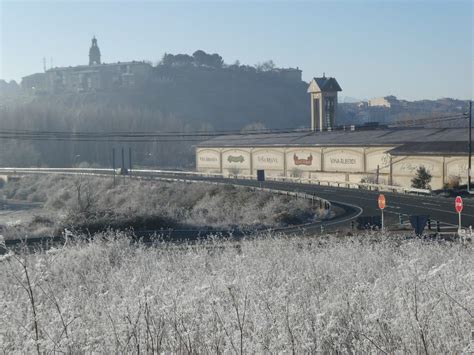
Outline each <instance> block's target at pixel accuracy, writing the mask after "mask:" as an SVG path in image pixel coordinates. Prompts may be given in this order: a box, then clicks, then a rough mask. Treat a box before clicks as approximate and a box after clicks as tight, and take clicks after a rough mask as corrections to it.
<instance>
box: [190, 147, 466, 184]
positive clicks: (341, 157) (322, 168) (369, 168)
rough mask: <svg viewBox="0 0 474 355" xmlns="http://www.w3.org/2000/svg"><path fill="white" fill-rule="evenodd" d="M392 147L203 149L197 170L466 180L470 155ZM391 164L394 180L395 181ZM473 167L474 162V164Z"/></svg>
mask: <svg viewBox="0 0 474 355" xmlns="http://www.w3.org/2000/svg"><path fill="white" fill-rule="evenodd" d="M392 148H393V147H366V148H363V147H337V148H336V147H325V148H320V147H298V148H292V147H287V148H283V147H268V148H250V147H249V148H198V149H197V150H196V168H197V170H198V171H203V172H222V173H224V174H227V175H228V174H232V175H233V174H235V173H237V174H239V175H256V171H257V170H258V169H263V170H265V174H266V176H295V177H303V178H308V177H311V178H313V179H319V180H324V181H328V180H329V181H335V182H336V181H337V182H345V181H347V182H354V183H357V182H361V180H362V179H365V180H366V179H367V178H369V179H371V180H375V176H376V171H377V165H378V166H379V183H381V184H390V183H392V184H394V185H400V186H406V187H410V186H411V179H412V178H413V177H414V176H415V175H416V171H417V169H418V168H419V167H420V166H424V167H425V168H426V169H427V170H428V171H429V172H430V174H431V175H432V176H433V178H432V181H431V183H430V185H431V187H432V188H433V189H439V188H442V187H443V184H444V183H445V182H448V181H449V178H450V176H460V177H461V178H462V180H461V182H462V183H465V182H466V179H467V157H450V156H447V157H433V156H392V158H391V159H390V155H389V154H388V153H387V151H388V150H390V149H392ZM390 161H391V162H392V169H391V171H392V181H390ZM473 163H474V161H473Z"/></svg>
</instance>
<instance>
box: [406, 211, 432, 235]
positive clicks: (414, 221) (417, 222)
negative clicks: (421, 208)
mask: <svg viewBox="0 0 474 355" xmlns="http://www.w3.org/2000/svg"><path fill="white" fill-rule="evenodd" d="M429 218H430V216H426V215H421V216H410V224H411V226H412V227H413V228H414V229H415V234H416V235H417V236H421V235H422V234H423V230H424V229H425V226H426V222H428V219H429Z"/></svg>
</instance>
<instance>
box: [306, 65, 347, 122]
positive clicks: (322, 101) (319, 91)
mask: <svg viewBox="0 0 474 355" xmlns="http://www.w3.org/2000/svg"><path fill="white" fill-rule="evenodd" d="M339 91H342V89H341V87H340V86H339V84H338V83H337V81H336V79H335V78H327V77H326V75H325V74H323V76H322V77H321V78H313V80H311V82H310V83H309V87H308V94H309V95H310V98H311V130H312V131H324V130H328V129H332V128H334V127H335V126H336V116H337V115H336V114H337V93H338V92H339Z"/></svg>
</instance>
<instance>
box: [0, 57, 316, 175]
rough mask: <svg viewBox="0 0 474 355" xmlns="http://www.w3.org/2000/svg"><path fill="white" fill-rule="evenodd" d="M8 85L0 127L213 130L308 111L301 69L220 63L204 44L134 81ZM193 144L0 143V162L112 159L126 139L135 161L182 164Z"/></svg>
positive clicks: (293, 118) (288, 121) (297, 118)
mask: <svg viewBox="0 0 474 355" xmlns="http://www.w3.org/2000/svg"><path fill="white" fill-rule="evenodd" d="M7 86H8V90H7V89H6V88H7ZM12 87H15V88H18V85H16V86H15V85H14V84H6V85H1V89H2V91H0V98H1V104H0V110H1V116H2V118H1V120H0V128H1V129H12V130H13V129H14V130H37V131H86V132H101V131H106V132H107V131H125V132H130V131H144V132H150V131H165V132H191V131H197V130H198V131H206V132H207V131H209V132H212V131H215V130H241V129H243V128H245V127H248V126H251V127H265V128H288V127H299V126H305V125H307V124H308V117H309V103H308V99H307V94H306V87H307V84H306V83H305V82H304V81H302V80H301V71H300V70H298V69H291V68H289V69H282V68H276V67H275V65H274V64H273V62H271V61H268V62H264V63H261V64H258V65H255V66H245V65H240V64H239V63H235V64H233V65H226V64H224V63H223V60H222V58H221V57H220V56H219V55H217V54H213V55H211V54H207V53H204V52H202V51H196V52H195V53H194V55H193V56H189V55H181V54H178V55H171V54H166V55H165V56H164V58H163V60H162V61H161V62H160V63H159V64H158V65H157V66H155V67H153V70H152V73H151V74H150V75H149V76H148V77H147V79H146V80H145V81H143V82H140V83H139V84H138V85H137V86H135V87H133V88H118V89H113V90H100V91H88V92H63V93H50V92H45V91H36V92H32V91H31V90H27V89H26V88H23V90H19V88H18V90H12V89H11V88H12ZM3 88H5V89H3ZM196 143H197V142H196V141H189V140H188V141H186V140H182V141H179V140H178V141H174V142H162V141H161V142H160V141H154V142H148V143H127V144H121V143H120V142H57V141H55V142H45V141H9V142H8V143H7V144H3V145H2V149H1V150H0V164H1V165H4V166H5V165H15V166H20V165H47V166H69V165H73V164H77V163H79V162H82V161H86V162H89V163H96V164H100V165H106V166H110V165H111V150H112V147H116V148H120V147H123V146H125V147H126V148H128V147H129V146H131V147H132V149H133V158H134V161H135V163H136V164H140V165H152V166H167V167H183V166H190V165H192V164H193V163H194V148H193V146H194V144H196Z"/></svg>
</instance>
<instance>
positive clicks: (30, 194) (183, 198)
mask: <svg viewBox="0 0 474 355" xmlns="http://www.w3.org/2000/svg"><path fill="white" fill-rule="evenodd" d="M117 182H118V184H117V186H115V187H114V186H113V181H112V179H111V178H99V177H85V176H82V177H71V176H62V175H33V176H26V177H24V178H23V179H21V180H19V181H16V182H9V183H8V184H6V185H5V186H4V188H3V189H1V190H0V193H3V194H4V195H5V196H6V197H7V198H9V199H17V200H27V201H31V202H42V203H44V210H45V213H44V214H42V216H41V218H36V219H33V221H32V222H31V223H30V226H28V227H29V228H26V230H20V231H18V232H17V233H16V234H30V235H31V234H34V231H41V233H43V234H44V233H45V230H48V228H49V230H51V233H53V231H54V230H56V231H60V230H62V229H63V228H68V229H75V230H83V231H84V230H88V231H90V232H97V231H101V230H105V229H107V228H109V227H110V228H113V229H127V228H134V229H135V230H139V229H159V228H169V227H191V228H194V227H199V228H203V227H212V228H216V229H228V228H233V229H243V230H249V229H255V228H262V227H277V226H285V225H289V224H300V223H304V222H309V221H312V220H314V219H315V218H316V217H317V216H318V215H319V214H320V211H318V210H317V209H315V208H312V207H311V206H310V202H309V201H307V200H301V199H299V200H295V198H293V197H287V196H278V195H274V194H272V193H269V192H261V191H252V190H251V189H249V188H243V187H242V188H237V187H232V186H223V185H208V184H200V183H193V184H187V183H173V182H160V181H155V182H150V181H140V180H129V179H127V180H126V181H125V183H123V181H122V179H121V178H120V179H117ZM48 213H49V215H48ZM56 233H57V232H56Z"/></svg>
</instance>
